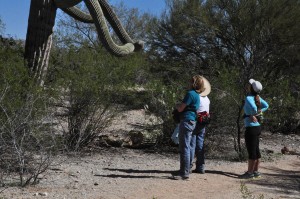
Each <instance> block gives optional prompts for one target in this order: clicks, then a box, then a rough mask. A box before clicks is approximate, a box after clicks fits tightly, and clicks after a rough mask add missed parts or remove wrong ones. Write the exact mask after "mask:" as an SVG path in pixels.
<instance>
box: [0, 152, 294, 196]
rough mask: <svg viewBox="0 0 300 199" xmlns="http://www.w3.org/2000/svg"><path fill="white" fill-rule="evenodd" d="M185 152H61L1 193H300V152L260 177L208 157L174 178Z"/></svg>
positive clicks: (265, 167) (237, 164) (240, 165)
mask: <svg viewBox="0 0 300 199" xmlns="http://www.w3.org/2000/svg"><path fill="white" fill-rule="evenodd" d="M178 158H179V156H178V155H177V154H174V153H173V154H172V153H166V154H162V153H147V152H145V151H139V150H131V149H124V148H110V149H102V150H101V152H98V153H96V154H94V153H93V154H89V155H86V156H82V157H78V156H76V157H70V156H68V157H60V158H57V160H56V163H54V165H53V166H51V167H50V169H49V170H48V171H47V172H46V173H44V174H43V175H42V176H41V178H40V183H39V184H37V185H35V186H30V187H27V188H18V187H9V188H0V191H1V194H0V198H1V197H2V198H70V199H73V198H78V199H79V198H80V199H81V198H89V199H119V198H120V199H121V198H124V199H176V198H178V199H199V198H215V199H220V198H222V199H226V198H228V199H235V198H237V199H239V198H243V197H244V198H264V199H266V198H273V199H275V198H276V199H277V198H300V157H299V155H284V156H281V157H280V158H278V159H277V160H275V161H271V162H263V163H262V164H261V172H262V174H263V177H262V178H261V179H259V180H240V179H238V178H237V176H238V175H239V174H242V173H243V172H244V171H245V168H246V162H229V161H228V162H227V161H217V160H207V163H206V168H207V170H206V174H191V176H190V179H189V181H182V180H173V179H172V178H171V172H172V171H174V170H177V169H178V168H179V161H178Z"/></svg>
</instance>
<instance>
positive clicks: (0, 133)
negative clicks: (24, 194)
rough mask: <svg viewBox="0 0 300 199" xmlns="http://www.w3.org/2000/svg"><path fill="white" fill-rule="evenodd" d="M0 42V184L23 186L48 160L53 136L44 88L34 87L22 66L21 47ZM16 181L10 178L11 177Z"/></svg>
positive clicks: (47, 98) (53, 146)
mask: <svg viewBox="0 0 300 199" xmlns="http://www.w3.org/2000/svg"><path fill="white" fill-rule="evenodd" d="M2 43H3V45H0V71H1V72H0V170H1V172H2V173H1V179H0V184H10V183H12V184H19V185H21V186H25V185H28V184H31V183H36V182H37V177H38V175H39V174H40V173H42V172H44V171H45V170H46V169H47V167H48V166H49V165H50V163H51V158H52V154H53V153H54V152H55V150H56V149H57V148H56V142H55V135H54V134H53V133H52V131H51V128H49V126H50V125H51V124H52V118H53V117H52V116H53V115H52V112H51V109H49V100H50V98H49V97H48V96H47V93H46V92H45V90H43V89H42V88H40V87H36V86H35V85H34V84H33V82H32V81H31V78H30V77H29V72H28V71H27V68H26V67H24V65H23V57H22V50H21V49H22V46H20V44H18V43H17V42H15V41H14V40H12V39H8V40H7V39H5V40H4V42H2ZM16 175H17V176H19V178H18V179H19V180H17V181H13V179H14V177H15V176H16Z"/></svg>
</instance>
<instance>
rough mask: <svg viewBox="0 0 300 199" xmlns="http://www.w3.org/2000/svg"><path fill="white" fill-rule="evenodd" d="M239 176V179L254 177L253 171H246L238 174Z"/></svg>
mask: <svg viewBox="0 0 300 199" xmlns="http://www.w3.org/2000/svg"><path fill="white" fill-rule="evenodd" d="M239 178H240V179H253V178H254V174H253V173H249V172H248V171H247V172H245V173H244V174H243V175H240V176H239Z"/></svg>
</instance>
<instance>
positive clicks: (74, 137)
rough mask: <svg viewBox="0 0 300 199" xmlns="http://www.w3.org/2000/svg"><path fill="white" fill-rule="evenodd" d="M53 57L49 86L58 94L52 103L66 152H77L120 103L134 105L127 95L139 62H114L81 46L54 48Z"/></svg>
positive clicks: (134, 59) (134, 58)
mask: <svg viewBox="0 0 300 199" xmlns="http://www.w3.org/2000/svg"><path fill="white" fill-rule="evenodd" d="M54 54H55V56H54V57H53V59H52V60H51V67H50V71H49V74H48V85H51V87H53V88H55V89H56V90H58V95H56V97H55V98H56V99H55V101H56V106H57V107H58V108H60V109H61V110H62V111H61V113H60V114H59V116H60V117H59V120H60V121H62V122H65V126H66V128H65V129H64V131H63V132H62V134H63V139H64V143H65V146H66V149H67V150H72V151H78V150H81V149H83V148H84V147H86V146H88V145H89V144H91V143H93V141H94V140H95V139H96V138H97V137H98V136H99V134H101V133H102V132H103V130H104V129H105V127H107V126H108V125H110V122H111V121H112V119H113V118H114V116H115V114H116V113H117V110H118V109H119V105H118V104H119V103H120V102H121V104H128V103H130V104H134V103H132V102H131V100H133V99H132V98H131V96H130V95H126V94H127V93H126V92H127V91H128V88H130V87H132V86H133V85H134V83H135V77H136V76H135V75H136V73H137V71H138V70H137V68H138V67H139V66H140V64H141V60H140V58H139V57H138V56H132V57H128V58H124V59H121V58H116V57H113V56H111V55H109V54H108V53H107V52H106V51H105V50H104V49H98V50H94V49H90V48H89V47H87V46H84V45H83V46H80V47H74V46H71V47H69V48H57V49H55V52H54ZM123 94H124V95H123Z"/></svg>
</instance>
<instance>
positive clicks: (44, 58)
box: [25, 0, 143, 85]
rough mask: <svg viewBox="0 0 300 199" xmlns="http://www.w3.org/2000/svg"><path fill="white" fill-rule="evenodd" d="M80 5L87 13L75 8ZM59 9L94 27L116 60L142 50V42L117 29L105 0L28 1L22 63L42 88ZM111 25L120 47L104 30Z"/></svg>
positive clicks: (119, 28)
mask: <svg viewBox="0 0 300 199" xmlns="http://www.w3.org/2000/svg"><path fill="white" fill-rule="evenodd" d="M82 1H83V2H84V3H85V4H86V6H87V8H88V10H89V12H90V13H85V12H83V11H81V10H80V9H78V8H77V7H75V6H76V5H77V4H78V3H80V2H82ZM58 8H60V9H62V10H63V11H64V12H66V13H67V14H69V15H70V16H71V17H73V18H75V19H76V20H79V21H81V22H85V23H94V24H95V26H96V28H97V32H98V36H99V39H100V41H101V42H102V43H103V45H104V47H105V48H106V49H107V50H108V51H109V52H111V53H112V54H114V55H116V56H125V55H128V54H130V53H132V52H134V51H137V50H140V49H142V48H143V42H142V41H137V42H135V41H133V40H132V39H131V38H130V37H129V35H128V34H127V32H126V31H125V30H124V28H123V26H122V25H121V23H120V21H119V19H118V17H117V15H116V14H115V13H114V11H113V9H112V8H111V6H110V5H109V4H108V3H107V2H106V0H44V1H40V0H31V4H30V13H29V19H28V28H27V35H26V43H25V61H26V62H27V65H28V67H29V68H30V70H31V72H32V75H33V77H34V78H36V80H37V83H38V84H40V85H43V79H44V77H45V75H46V72H47V68H48V60H49V54H50V50H51V45H52V33H53V27H54V23H55V17H56V11H57V9H58ZM105 19H107V21H108V22H109V23H110V24H111V26H112V27H113V29H114V30H115V32H116V34H117V35H118V37H119V39H120V41H121V42H122V43H123V45H121V46H120V45H117V44H116V43H115V42H114V41H113V39H112V38H111V35H110V33H109V30H108V26H107V24H106V20H105Z"/></svg>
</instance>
